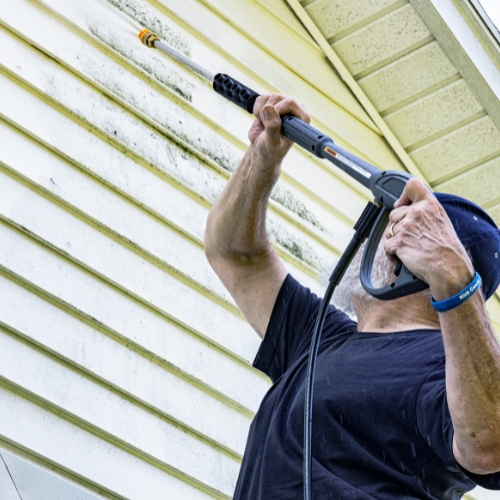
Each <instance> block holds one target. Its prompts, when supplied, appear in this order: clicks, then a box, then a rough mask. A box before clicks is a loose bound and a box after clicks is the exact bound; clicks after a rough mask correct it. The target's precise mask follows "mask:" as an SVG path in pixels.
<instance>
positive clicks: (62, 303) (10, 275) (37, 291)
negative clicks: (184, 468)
mask: <svg viewBox="0 0 500 500" xmlns="http://www.w3.org/2000/svg"><path fill="white" fill-rule="evenodd" d="M0 223H3V224H6V225H8V226H10V228H11V229H14V230H16V231H18V232H19V233H21V234H23V235H24V236H27V237H29V238H30V239H32V240H34V241H36V242H37V243H38V244H41V245H42V246H44V247H45V248H46V250H48V251H50V252H53V253H55V254H57V255H58V256H59V257H60V258H62V259H64V260H67V261H69V262H70V263H71V264H73V265H75V266H76V267H78V268H81V269H82V270H84V271H85V272H87V273H88V270H87V269H86V268H85V267H84V266H81V265H80V264H79V263H78V262H77V261H76V260H72V259H71V258H68V257H67V256H66V255H64V253H61V252H58V249H54V248H53V247H52V246H51V245H50V244H47V243H46V242H44V240H42V239H41V238H39V237H37V236H36V235H33V234H32V233H30V232H29V231H26V230H24V228H21V227H19V226H17V225H15V224H12V223H10V222H9V221H5V220H4V217H2V216H0ZM0 274H2V275H4V276H5V277H8V278H9V279H11V280H13V281H14V282H17V283H19V284H21V286H23V287H24V288H27V289H28V290H32V291H33V292H34V293H35V294H36V295H38V296H39V297H42V298H44V300H47V301H49V302H51V303H52V304H54V305H56V306H57V307H59V308H60V309H62V310H65V311H67V310H69V311H71V312H72V315H73V316H75V317H77V318H78V319H86V322H87V323H88V324H90V325H91V326H92V327H93V328H96V327H97V329H98V330H100V331H103V332H106V333H109V334H111V336H112V337H117V338H121V339H123V340H124V341H125V342H126V343H127V344H131V343H132V344H133V341H131V340H129V339H127V338H126V337H123V336H122V335H121V334H120V333H119V332H117V331H115V330H114V329H112V328H110V327H108V326H107V325H104V324H103V323H102V322H100V321H98V320H96V319H95V318H93V317H91V316H89V315H87V314H86V313H84V312H83V311H80V310H79V309H77V308H76V307H74V306H73V305H71V304H69V303H68V302H66V301H64V300H63V299H61V298H59V297H55V296H53V295H52V294H51V293H50V292H48V291H47V290H44V289H42V288H40V287H38V286H37V285H35V284H34V283H31V282H30V281H28V280H26V279H25V278H23V277H22V276H19V275H17V274H16V273H14V272H13V271H11V270H10V269H7V268H5V267H4V266H2V265H0ZM90 274H91V275H92V276H94V277H95V279H96V280H99V281H102V282H104V283H105V284H106V285H107V286H109V287H110V288H112V289H114V290H115V291H118V292H119V293H120V294H123V295H124V296H126V297H127V298H128V299H131V300H135V301H136V302H137V303H138V304H139V305H140V306H141V307H144V308H145V309H147V310H150V311H152V312H153V313H155V314H157V315H159V316H160V317H162V318H164V319H165V321H168V322H170V323H171V324H173V325H175V326H177V327H179V328H181V329H182V330H184V331H186V332H188V333H189V334H191V335H193V336H194V337H196V338H197V339H200V340H201V341H202V342H205V343H206V344H207V345H209V346H210V347H211V348H214V349H216V350H217V351H219V352H221V353H222V354H224V355H225V356H227V357H229V358H231V359H233V360H235V361H236V362H238V363H239V364H240V365H243V366H244V367H246V368H250V366H249V362H248V361H247V360H246V359H243V358H241V357H240V356H238V355H237V354H236V353H234V352H232V351H230V350H228V349H227V348H225V347H224V346H222V345H220V344H218V343H216V342H214V340H213V339H211V338H208V337H206V336H205V335H203V334H202V333H201V332H199V331H197V330H195V329H194V328H192V327H190V326H189V325H187V324H185V323H183V322H182V321H180V320H178V319H177V318H175V317H173V316H171V315H170V314H169V313H168V312H166V311H162V310H160V309H159V308H157V307H155V306H153V305H151V304H150V303H148V302H145V301H143V300H141V299H140V298H139V299H137V298H136V296H135V295H133V294H132V293H127V292H126V291H123V290H122V289H121V288H120V287H117V286H116V285H114V284H113V283H112V282H109V281H107V280H105V279H103V278H102V277H101V276H99V275H97V274H95V273H90ZM49 298H50V299H51V300H49ZM138 352H139V353H140V352H142V353H148V355H147V357H149V358H151V357H153V358H155V359H158V360H160V361H161V362H162V363H166V364H165V366H168V365H169V364H168V363H167V362H165V361H164V360H161V358H159V357H158V356H157V355H156V354H154V353H149V351H147V350H146V349H144V348H142V347H141V346H138ZM173 368H174V370H175V371H176V373H184V372H183V371H181V370H180V369H178V368H177V367H173ZM256 373H259V372H258V371H256ZM186 377H188V378H189V380H191V381H195V380H197V379H196V378H195V377H192V376H191V375H189V374H186ZM261 377H263V378H264V379H265V378H266V377H265V376H264V375H261ZM200 383H201V384H202V386H203V387H204V388H205V389H203V390H205V391H206V392H208V391H209V390H210V391H214V394H220V393H218V391H216V390H215V389H212V388H210V386H207V385H206V384H203V382H200ZM221 397H222V399H221V400H222V401H223V402H227V401H230V402H231V406H234V407H235V408H239V409H240V411H241V412H242V413H244V414H245V415H253V413H252V411H251V410H249V409H248V408H246V407H244V406H242V405H240V404H239V403H237V402H236V401H233V400H230V399H227V396H226V395H224V394H220V395H219V396H218V399H220V398H221Z"/></svg>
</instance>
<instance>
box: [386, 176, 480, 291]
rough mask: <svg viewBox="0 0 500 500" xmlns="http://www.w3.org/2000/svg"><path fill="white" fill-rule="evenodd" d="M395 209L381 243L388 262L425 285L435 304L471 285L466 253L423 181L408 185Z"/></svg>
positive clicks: (469, 267)
mask: <svg viewBox="0 0 500 500" xmlns="http://www.w3.org/2000/svg"><path fill="white" fill-rule="evenodd" d="M394 207H395V208H394V210H393V211H392V212H391V214H390V217H389V224H388V226H387V227H388V229H387V233H386V236H387V239H386V241H385V243H384V249H385V252H386V254H387V256H388V257H389V259H391V260H394V257H395V256H397V257H398V258H399V259H400V260H401V261H402V262H403V263H404V264H405V265H406V267H407V268H408V269H409V270H410V271H411V272H412V273H413V274H415V276H417V277H418V278H420V279H422V280H423V281H425V282H426V283H428V284H429V286H430V289H431V292H432V295H433V297H434V299H435V300H443V299H446V298H449V297H451V296H453V295H454V294H456V293H457V292H459V291H460V290H462V289H463V288H464V287H465V286H466V285H467V284H469V283H470V282H471V281H472V279H473V277H474V270H473V267H472V263H471V261H470V258H469V256H468V255H467V251H466V250H465V248H464V247H463V245H462V243H461V242H460V240H459V239H458V236H457V234H456V232H455V229H454V228H453V225H452V223H451V221H450V219H449V218H448V215H447V214H446V212H445V210H444V209H443V207H442V206H441V205H440V203H439V202H438V201H437V199H436V198H435V197H434V195H433V194H432V192H431V191H430V190H429V189H428V187H427V186H426V185H425V184H424V183H423V182H422V181H420V180H418V179H411V180H410V181H408V183H407V184H406V187H405V190H404V191H403V194H402V195H401V197H400V199H399V200H398V201H397V202H396V203H395V205H394ZM391 229H392V233H393V234H394V236H392V235H391Z"/></svg>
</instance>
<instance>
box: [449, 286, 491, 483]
mask: <svg viewBox="0 0 500 500" xmlns="http://www.w3.org/2000/svg"><path fill="white" fill-rule="evenodd" d="M440 322H441V327H442V331H443V340H444V345H445V352H446V389H447V395H448V405H449V408H450V413H451V417H452V421H453V427H454V432H455V436H454V453H455V457H456V458H457V460H458V461H459V462H460V463H461V465H463V466H464V467H465V468H467V469H468V470H470V471H471V472H476V473H479V474H481V473H488V472H496V471H498V470H500V346H499V343H498V341H497V339H496V337H495V333H494V331H493V328H492V326H491V323H490V321H489V319H488V317H487V314H486V311H485V308H484V304H483V300H482V297H481V296H480V292H478V293H477V294H476V296H473V297H471V298H470V299H469V300H468V301H467V302H465V303H464V304H462V305H461V306H459V307H457V308H456V309H453V310H451V311H448V312H446V313H442V314H440Z"/></svg>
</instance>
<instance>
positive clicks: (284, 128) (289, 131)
mask: <svg viewBox="0 0 500 500" xmlns="http://www.w3.org/2000/svg"><path fill="white" fill-rule="evenodd" d="M281 124H282V125H281V133H282V134H283V135H284V136H285V137H288V138H289V139H290V140H292V141H293V142H295V143H296V144H298V145H299V146H302V147H303V148H304V149H305V150H307V151H309V152H310V153H312V154H313V155H316V156H318V157H319V158H324V149H325V146H327V145H332V146H333V141H332V139H331V138H330V137H328V136H327V135H325V134H324V133H323V132H321V131H320V130H318V129H315V128H314V127H312V126H311V125H309V124H308V123H306V122H305V121H303V120H301V119H300V118H297V117H296V116H293V115H283V116H282V117H281Z"/></svg>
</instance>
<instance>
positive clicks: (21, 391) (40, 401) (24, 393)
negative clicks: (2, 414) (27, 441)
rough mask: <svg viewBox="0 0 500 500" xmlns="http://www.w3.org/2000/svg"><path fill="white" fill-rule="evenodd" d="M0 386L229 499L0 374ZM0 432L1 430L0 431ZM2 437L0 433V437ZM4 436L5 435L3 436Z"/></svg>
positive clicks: (156, 465)
mask: <svg viewBox="0 0 500 500" xmlns="http://www.w3.org/2000/svg"><path fill="white" fill-rule="evenodd" d="M0 386H2V387H4V388H5V389H7V390H9V391H11V392H13V393H14V394H17V395H19V396H21V397H22V398H24V399H26V400H27V401H30V402H31V403H33V404H36V405H37V406H39V407H40V408H42V409H43V410H45V411H48V412H50V413H52V414H53V415H56V416H57V417H60V418H62V419H64V420H65V421H66V422H68V423H70V424H73V425H76V426H77V427H78V428H80V429H82V430H83V431H85V432H88V433H89V434H92V435H93V436H95V437H97V438H99V439H101V440H103V441H105V442H106V443H109V444H110V445H112V446H114V447H116V448H119V449H121V450H122V451H124V452H126V453H128V454H129V455H132V456H134V457H136V458H138V459H140V460H142V461H143V462H146V463H148V464H150V465H153V466H154V467H156V468H158V469H159V470H162V471H163V472H166V473H167V474H170V475H172V476H173V477H176V478H177V479H180V480H181V481H183V482H184V483H186V484H189V485H190V486H193V487H194V488H196V489H199V490H201V491H203V492H205V493H207V494H209V495H210V496H212V497H214V498H223V499H227V500H230V497H228V496H227V495H224V494H223V493H221V492H220V491H217V490H215V489H213V488H211V487H210V486H208V485H206V484H204V483H202V482H201V481H199V480H198V479H196V478H194V477H192V476H190V475H188V474H186V473H184V472H182V471H181V470H179V469H177V468H176V467H173V466H172V465H169V464H167V463H165V462H161V461H160V460H158V459H156V458H155V457H153V456H151V455H149V454H148V453H146V452H144V451H142V450H141V449H140V448H137V447H136V446H133V445H131V444H129V443H127V442H126V441H123V440H122V439H119V438H117V437H115V436H113V435H112V434H110V433H108V432H106V431H104V430H102V429H100V428H99V427H97V426H95V425H93V424H91V423H89V422H86V421H85V420H83V419H81V418H79V417H78V415H75V414H73V413H71V412H69V411H67V410H65V409H64V408H62V407H60V406H57V405H54V404H52V403H51V402H49V401H47V400H45V399H44V398H42V397H40V396H39V395H37V394H34V393H32V392H31V391H29V390H27V389H25V388H24V387H21V386H18V385H17V384H15V383H13V382H11V381H10V380H7V379H5V378H4V377H2V376H0ZM0 432H1V431H0ZM1 437H2V434H1V433H0V438H1ZM3 437H4V438H6V436H3Z"/></svg>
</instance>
